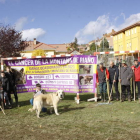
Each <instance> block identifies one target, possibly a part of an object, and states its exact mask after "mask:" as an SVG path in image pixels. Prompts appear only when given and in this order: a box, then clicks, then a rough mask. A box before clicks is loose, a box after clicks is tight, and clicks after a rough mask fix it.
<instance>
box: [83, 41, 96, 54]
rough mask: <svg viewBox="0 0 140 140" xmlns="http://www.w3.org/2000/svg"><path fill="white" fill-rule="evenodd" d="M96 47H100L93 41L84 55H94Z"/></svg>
mask: <svg viewBox="0 0 140 140" xmlns="http://www.w3.org/2000/svg"><path fill="white" fill-rule="evenodd" d="M96 47H97V48H98V46H96V44H95V43H94V42H93V43H92V44H91V45H90V46H89V50H88V51H86V52H84V53H83V54H84V55H93V53H94V52H95V51H96Z"/></svg>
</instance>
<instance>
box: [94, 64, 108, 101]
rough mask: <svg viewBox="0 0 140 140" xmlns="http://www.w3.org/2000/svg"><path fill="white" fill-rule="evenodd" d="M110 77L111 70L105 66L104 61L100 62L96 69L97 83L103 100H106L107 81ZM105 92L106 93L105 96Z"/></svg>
mask: <svg viewBox="0 0 140 140" xmlns="http://www.w3.org/2000/svg"><path fill="white" fill-rule="evenodd" d="M108 79H109V72H108V70H107V69H106V67H104V66H103V63H100V64H99V67H98V68H97V71H96V82H97V85H99V90H100V94H101V99H102V101H105V100H106V90H107V83H106V81H107V80H108ZM103 94H104V97H103Z"/></svg>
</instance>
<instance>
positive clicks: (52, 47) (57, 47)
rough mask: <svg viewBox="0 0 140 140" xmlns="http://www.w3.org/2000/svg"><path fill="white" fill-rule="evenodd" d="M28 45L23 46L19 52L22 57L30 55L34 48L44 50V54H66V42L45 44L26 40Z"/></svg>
mask: <svg viewBox="0 0 140 140" xmlns="http://www.w3.org/2000/svg"><path fill="white" fill-rule="evenodd" d="M28 44H29V46H28V47H27V48H25V50H24V51H22V52H21V53H20V54H21V56H23V57H30V56H32V53H33V51H34V50H40V49H41V50H44V51H45V53H46V55H63V54H67V46H68V44H45V43H42V42H39V41H37V40H36V39H35V38H34V40H33V41H28Z"/></svg>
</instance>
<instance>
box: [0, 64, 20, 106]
mask: <svg viewBox="0 0 140 140" xmlns="http://www.w3.org/2000/svg"><path fill="white" fill-rule="evenodd" d="M0 86H1V87H0V88H1V90H0V91H1V94H0V99H1V101H2V102H3V101H4V105H5V107H6V108H12V99H11V94H12V93H13V94H14V97H15V102H16V106H17V107H19V104H18V96H17V88H16V86H17V79H16V75H15V74H14V72H13V71H12V69H11V67H10V66H7V67H6V72H4V71H1V76H0Z"/></svg>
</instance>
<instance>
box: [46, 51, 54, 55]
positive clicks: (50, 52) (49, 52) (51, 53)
mask: <svg viewBox="0 0 140 140" xmlns="http://www.w3.org/2000/svg"><path fill="white" fill-rule="evenodd" d="M46 55H48V56H50V55H54V51H46Z"/></svg>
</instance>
